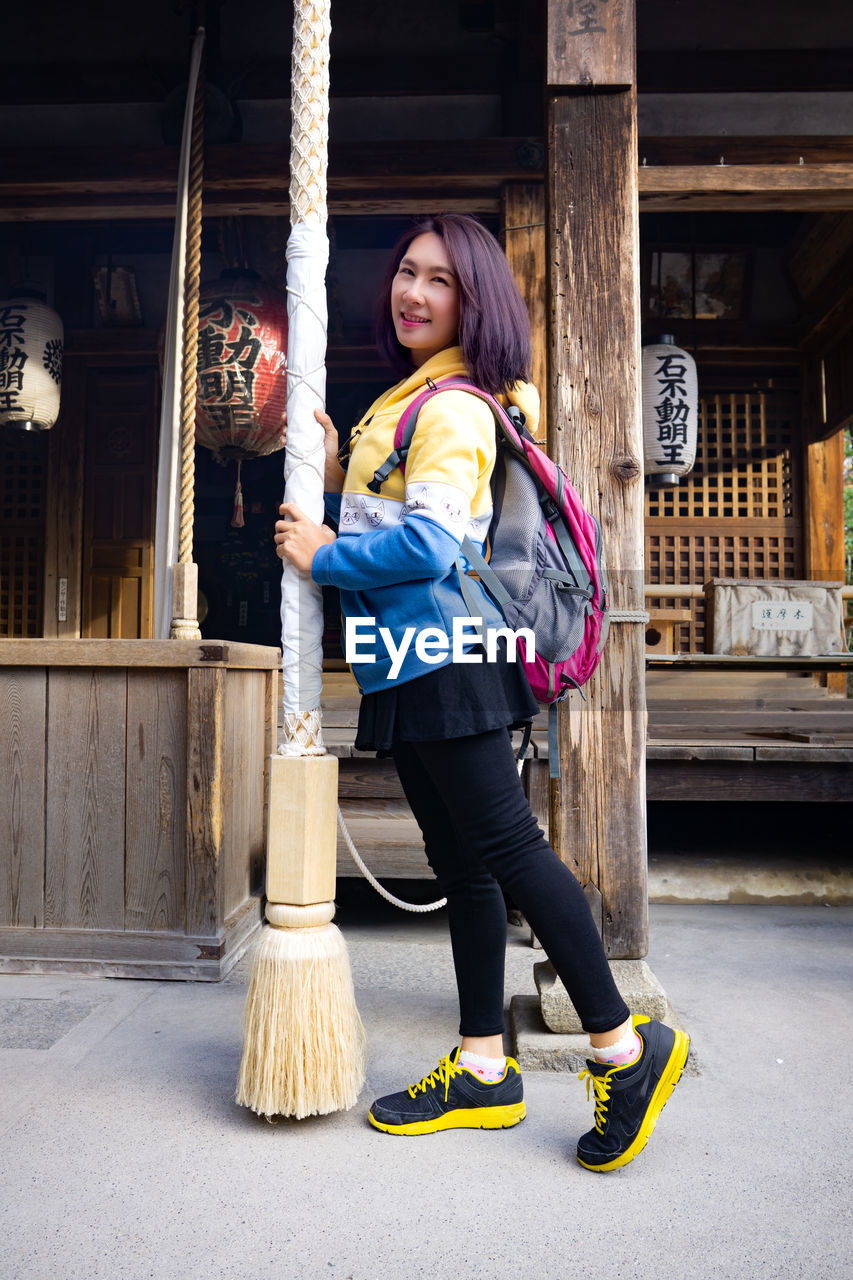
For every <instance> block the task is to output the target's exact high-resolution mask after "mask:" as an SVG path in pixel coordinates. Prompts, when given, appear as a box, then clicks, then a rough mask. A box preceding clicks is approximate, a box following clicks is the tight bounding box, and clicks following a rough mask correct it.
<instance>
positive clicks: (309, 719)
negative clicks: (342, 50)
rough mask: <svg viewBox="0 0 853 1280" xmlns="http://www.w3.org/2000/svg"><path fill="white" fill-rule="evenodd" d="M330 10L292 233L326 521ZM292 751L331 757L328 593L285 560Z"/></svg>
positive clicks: (299, 410) (297, 46) (293, 325)
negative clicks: (324, 702)
mask: <svg viewBox="0 0 853 1280" xmlns="http://www.w3.org/2000/svg"><path fill="white" fill-rule="evenodd" d="M329 33H330V22H329V14H328V6H327V5H325V6H324V5H321V4H316V3H308V2H307V0H301V2H299V3H297V5H296V9H295V12H294V26H293V60H292V77H291V117H292V123H291V137H290V146H291V157H292V160H291V184H290V200H291V223H292V225H291V231H290V236H289V238H288V242H287V317H288V326H289V328H288V344H287V454H286V457H285V464H284V480H285V489H284V496H285V501H286V502H294V503H296V504H297V506H299V507H301V508H302V510H303V511H304V512H305V514H306V515H307V516H309V517H310V518H311V519H312V520H314V521H315V522H316V523H317V524H320V523H321V522H322V520H323V473H324V467H325V449H324V443H323V429H322V427H321V426H320V425H319V423H318V422H317V421H316V420H315V418H314V410H315V409H323V408H324V407H325V402H326V364H325V361H326V329H327V307H326V267H327V265H328V261H329V242H328V239H327V237H326V163H327V153H328V98H329ZM281 621H282V677H283V689H284V694H283V706H284V727H285V736H286V739H287V741H286V743H285V744H284V753H285V754H306V755H307V754H321V753H322V752H323V751H324V750H325V748H324V747H323V738H322V728H321V723H320V695H321V692H322V662H323V652H322V636H323V598H322V592H321V591H320V588H319V587H317V586H316V585H315V584H314V583H313V582H312V580H311V576H310V574H308V573H302V572H300V571H299V570H298V569H294V568H293V566H292V565H289V564H287V563H286V564H285V566H284V569H283V574H282V589H281Z"/></svg>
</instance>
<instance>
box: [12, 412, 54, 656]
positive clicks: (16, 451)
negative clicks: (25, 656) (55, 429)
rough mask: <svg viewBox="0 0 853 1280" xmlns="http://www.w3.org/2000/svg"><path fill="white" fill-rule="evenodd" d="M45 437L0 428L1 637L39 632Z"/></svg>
mask: <svg viewBox="0 0 853 1280" xmlns="http://www.w3.org/2000/svg"><path fill="white" fill-rule="evenodd" d="M46 472H47V435H46V433H44V432H33V433H31V432H24V431H16V430H15V429H14V428H12V427H0V639H4V640H6V639H28V638H30V637H33V636H40V635H41V633H42V601H43V594H44V516H45V476H46Z"/></svg>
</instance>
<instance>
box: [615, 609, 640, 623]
mask: <svg viewBox="0 0 853 1280" xmlns="http://www.w3.org/2000/svg"><path fill="white" fill-rule="evenodd" d="M607 616H608V618H609V619H610V621H611V622H648V621H649V620H650V618H649V614H647V613H646V611H645V609H608V611H607Z"/></svg>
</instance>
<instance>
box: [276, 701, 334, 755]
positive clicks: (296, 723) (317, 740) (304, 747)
mask: <svg viewBox="0 0 853 1280" xmlns="http://www.w3.org/2000/svg"><path fill="white" fill-rule="evenodd" d="M284 736H285V741H284V742H282V743H280V744H279V748H278V754H279V755H280V756H324V755H325V754H326V748H325V747H324V746H323V722H322V719H321V716H320V708H319V707H313V708H312V709H311V710H310V711H302V712H299V713H297V714H295V715H292V714H291V713H290V712H289V711H285V713H284Z"/></svg>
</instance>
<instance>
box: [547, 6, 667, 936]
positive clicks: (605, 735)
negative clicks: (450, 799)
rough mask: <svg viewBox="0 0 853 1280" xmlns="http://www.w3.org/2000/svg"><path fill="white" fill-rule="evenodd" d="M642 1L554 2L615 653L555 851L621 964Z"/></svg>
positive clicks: (564, 284) (590, 714)
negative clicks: (638, 18) (637, 34)
mask: <svg viewBox="0 0 853 1280" xmlns="http://www.w3.org/2000/svg"><path fill="white" fill-rule="evenodd" d="M634 67H635V41H634V3H633V0H625V3H623V4H621V5H619V6H618V7H617V6H615V5H611V4H608V3H605V0H587V2H586V3H584V4H583V5H578V4H576V3H571V2H570V0H549V3H548V122H547V147H548V153H547V201H548V203H547V219H546V221H547V226H546V232H547V246H548V253H547V260H548V263H549V281H548V283H549V315H550V326H551V333H550V368H549V378H548V393H549V394H548V403H549V434H548V439H549V447H550V450H551V453H552V456H553V457H555V458H556V459H557V460H558V461H559V462H560V463H561V465H562V466H563V467H564V468H565V470H566V471H567V472H568V475H569V478H570V480H571V481H572V483H573V484H574V485H575V487H576V488H577V489H578V491H579V492H580V494H581V497H582V498H583V500H584V501H585V502H586V503H587V504H588V505H589V506H590V508H591V509H592V511H594V512H596V513H597V515H598V516H599V519H600V520H601V524H602V529H603V535H604V547H605V552H606V557H607V563H608V567H609V572H610V585H611V604H612V606H613V608H614V609H615V610H617V611H622V612H629V613H635V614H636V618H635V619H633V620H629V619H625V620H616V621H615V622H614V623H613V625H612V626H611V629H610V637H609V639H608V641H607V648H606V650H605V655H604V660H603V663H602V666H601V667H600V668H599V671H598V673H597V674H596V675H595V677H593V679H592V681H591V682H590V684H589V685H588V686H587V689H586V690H585V692H586V698H587V700H586V702H584V701H582V699H581V698H580V696H579V695H577V694H572V695H571V696H570V698H569V699H568V700H567V703H566V704H564V706H563V708H562V711H561V726H560V761H561V768H562V778H561V779H560V781H559V782H555V783H553V784H552V788H551V828H550V829H551V842H552V844H553V845H554V847H555V849H556V850H557V852H558V853H559V855H560V857H561V858H562V859H563V861H564V862H566V863H567V864H568V865H569V866H570V867H571V868H572V870H573V871H574V873H575V874H576V875H577V877H578V879H579V880H580V882H581V884H582V885H583V886H584V890H585V892H586V894H587V897H588V898H589V900H590V902H591V904H592V906H593V910H594V913H595V914H596V915H597V919H598V921H599V923H600V927H601V933H602V937H603V940H604V944H605V948H606V950H607V953H608V955H610V956H611V957H614V958H624V959H637V958H639V957H641V956H643V955H645V954H646V951H647V949H648V902H647V880H646V814H645V763H646V760H645V662H644V631H645V628H644V625H643V623H642V620H641V619H642V616H643V615H642V611H643V608H644V596H643V568H642V566H643V550H642V549H643V484H642V470H643V468H642V424H641V405H640V381H639V369H640V328H639V310H640V308H639V293H640V287H639V253H638V240H639V220H638V204H637V158H636V157H637V108H636V90H635V88H634V79H635V73H634Z"/></svg>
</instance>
